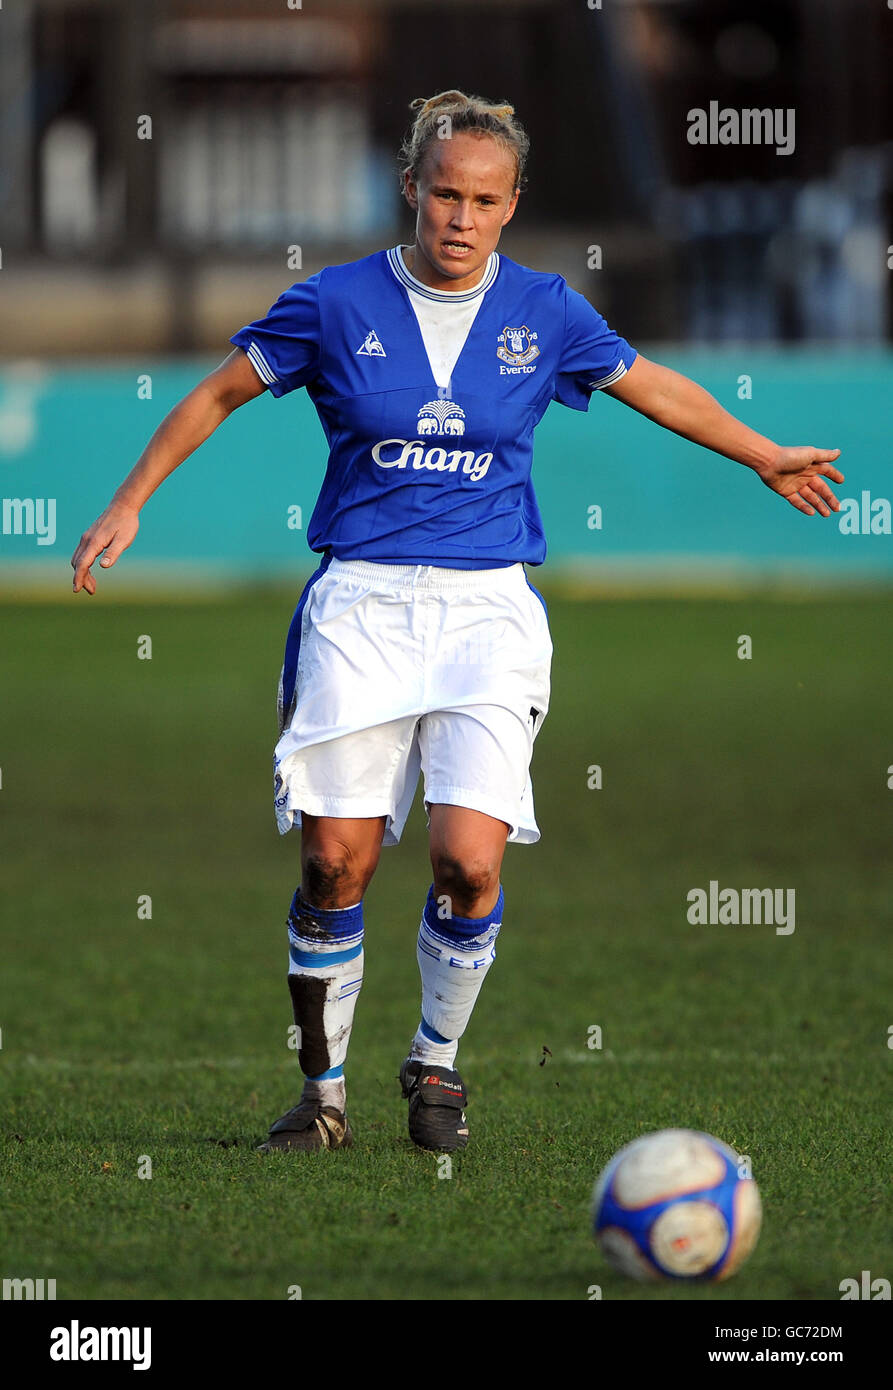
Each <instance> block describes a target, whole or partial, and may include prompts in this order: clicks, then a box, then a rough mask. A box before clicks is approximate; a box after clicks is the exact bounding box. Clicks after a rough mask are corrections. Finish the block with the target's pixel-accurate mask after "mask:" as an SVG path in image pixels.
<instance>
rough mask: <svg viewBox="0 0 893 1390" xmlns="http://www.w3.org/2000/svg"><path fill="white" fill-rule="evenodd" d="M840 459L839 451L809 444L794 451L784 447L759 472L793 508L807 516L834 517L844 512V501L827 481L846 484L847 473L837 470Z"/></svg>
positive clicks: (766, 482)
mask: <svg viewBox="0 0 893 1390" xmlns="http://www.w3.org/2000/svg"><path fill="white" fill-rule="evenodd" d="M838 458H840V450H839V449H814V448H813V447H812V446H811V445H809V444H803V445H798V446H796V447H794V448H791V449H782V448H780V449H779V450H778V452H777V454H776V455H775V458H774V459H773V460H772V462H771V463H770V464H765V465H763V467H761V468H757V470H756V472H757V473H758V474H759V476H760V477H761V478H762V480H763V482H764V483H765V484H766V486H767V487H771V489H772V491H773V492H777V493H778V494H779V495H780V496H781V497H785V498H786V499H787V500H788V502H790V504H791V506H792V507H796V508H797V511H798V512H803V513H804V514H805V515H806V516H815V514H816V512H820V513H821V515H822V516H830V515H831V513H832V512H839V511H840V502H839V501H838V499H837V497H836V496H835V494H834V493H833V492H832V491H831V489H830V487H829V486H828V484H827V483H826V482H825V479H826V478H830V479H831V481H832V482H833V483H842V482H843V474H842V473H841V472H840V470H839V469H837V468H834V467H833V466H832V465H833V462H834V460H835V459H838Z"/></svg>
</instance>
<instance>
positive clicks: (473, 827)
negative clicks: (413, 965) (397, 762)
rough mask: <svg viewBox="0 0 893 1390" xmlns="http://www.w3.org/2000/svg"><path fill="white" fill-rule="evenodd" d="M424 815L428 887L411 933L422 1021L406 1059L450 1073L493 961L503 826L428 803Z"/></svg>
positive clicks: (466, 810) (499, 910) (468, 812)
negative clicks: (416, 928)
mask: <svg viewBox="0 0 893 1390" xmlns="http://www.w3.org/2000/svg"><path fill="white" fill-rule="evenodd" d="M430 815H431V829H430V852H431V867H432V870H433V874H434V882H433V883H432V885H431V887H430V889H429V890H428V901H427V903H426V904H425V910H424V913H423V915H422V921H421V925H420V927H419V937H418V958H419V970H420V972H421V977H422V1016H421V1021H420V1023H419V1028H418V1031H417V1033H416V1036H415V1038H414V1039H413V1044H412V1051H411V1054H410V1055H411V1057H412V1059H413V1060H414V1061H422V1062H426V1063H427V1064H429V1065H431V1066H441V1067H447V1068H452V1067H453V1066H454V1064H455V1061H456V1053H457V1051H458V1047H459V1039H460V1038H461V1036H462V1034H463V1033H464V1032H465V1029H466V1027H467V1026H468V1021H469V1019H470V1018H471V1012H472V1009H473V1008H474V1006H475V1003H476V1001H477V998H478V995H479V994H480V991H481V986H482V985H483V983H484V980H485V979H486V976H487V972H488V971H489V969H490V966H491V965H492V963H493V961H494V959H495V956H496V945H495V943H496V937H497V935H498V933H499V928H500V927H501V925H502V909H503V894H502V888H501V886H500V882H499V875H500V870H501V868H502V858H503V854H504V853H505V846H506V840H507V837H508V833H509V831H510V829H511V826H509V825H508V824H506V822H505V821H502V820H497V819H496V818H494V817H493V816H488V815H485V814H484V813H483V812H481V811H473V810H470V809H469V808H467V807H465V806H448V805H433V806H431V809H430Z"/></svg>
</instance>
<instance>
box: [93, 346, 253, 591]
mask: <svg viewBox="0 0 893 1390" xmlns="http://www.w3.org/2000/svg"><path fill="white" fill-rule="evenodd" d="M264 390H266V387H265V386H264V383H263V382H262V381H261V380H260V377H259V376H258V375H257V372H256V371H255V370H254V368H253V367H252V365H251V363H250V362H249V360H248V358H247V356H246V355H245V353H244V352H243V351H242V349H241V348H236V349H235V350H234V351H233V352H231V353H230V355H229V357H227V358H226V360H225V361H224V362H221V364H220V366H219V367H217V368H216V370H215V371H213V372H211V373H209V375H208V376H206V377H205V379H204V380H203V381H200V382H199V384H198V386H196V387H195V388H194V389H193V390H192V391H190V392H189V395H188V396H184V397H183V399H182V401H180V403H179V405H175V406H174V408H173V410H172V411H171V412H170V414H169V415H167V416H165V418H164V419H163V420H162V422H161V424H160V425H159V426H158V429H157V430H156V431H155V433H154V434H153V435H152V438H151V439H150V440H149V443H148V444H147V445H146V447H145V449H144V450H143V452H142V454H141V455H140V457H139V459H138V460H137V462H136V463H135V464H134V466H133V468H132V469H131V471H130V473H128V475H127V477H126V478H125V479H124V482H123V483H122V484H121V486H120V487H119V488H118V489H117V491H116V492H115V495H114V497H113V498H112V500H111V502H110V503H109V505H108V506H107V507H106V509H105V511H104V512H103V513H102V515H101V516H100V517H98V518H97V520H96V521H94V523H93V525H92V526H91V527H90V528H89V530H87V531H85V532H84V534H83V535H82V536H81V539H80V540H79V542H78V546H77V549H76V550H75V552H74V555H72V557H71V567H72V569H73V570H74V581H73V584H72V588H73V589H74V592H75V593H78V592H79V590H80V589H84V590H86V592H87V593H88V594H94V593H95V592H96V580H95V579H94V578H93V575H92V573H91V571H90V566H91V565H92V564H93V562H94V560H95V559H96V557H97V555H102V552H103V551H105V554H104V555H102V559H101V560H100V562H99V563H100V565H101V566H102V568H103V569H109V568H110V567H111V566H112V565H113V564H114V563H115V561H116V560H117V558H118V556H119V555H120V554H121V553H122V551H124V550H126V549H127V547H128V546H129V545H130V543H131V541H132V540H133V538H134V536H135V535H136V533H137V531H138V530H139V524H140V523H139V512H140V508H141V507H142V506H143V503H144V502H145V501H146V500H147V499H148V498H149V497H151V496H152V493H153V492H154V491H155V489H156V488H157V487H159V486H160V484H161V483H163V482H164V480H165V478H167V477H168V476H169V475H170V474H171V473H173V471H174V469H175V468H177V467H179V465H180V464H181V463H182V462H183V460H184V459H187V458H188V457H189V455H190V454H192V453H194V452H195V450H196V449H197V448H198V446H199V445H200V444H203V443H204V442H205V440H206V439H207V438H208V436H209V435H211V434H213V433H214V431H215V430H216V428H217V426H218V425H219V424H221V422H222V421H223V420H225V419H226V417H227V416H228V415H230V414H232V412H233V411H234V410H235V409H236V408H237V407H238V406H240V405H244V404H245V402H246V401H250V400H253V399H254V397H255V396H259V395H260V394H261V392H262V391H264Z"/></svg>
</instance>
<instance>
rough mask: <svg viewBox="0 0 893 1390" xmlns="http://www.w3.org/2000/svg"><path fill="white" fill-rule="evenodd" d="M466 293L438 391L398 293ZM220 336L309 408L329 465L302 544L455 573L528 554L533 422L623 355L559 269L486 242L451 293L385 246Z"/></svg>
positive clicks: (620, 363) (277, 390)
mask: <svg viewBox="0 0 893 1390" xmlns="http://www.w3.org/2000/svg"><path fill="white" fill-rule="evenodd" d="M472 300H479V301H480V302H479V304H478V306H477V311H476V313H475V314H474V318H473V322H472V323H471V327H470V329H469V330H468V334H467V337H466V338H465V341H464V344H463V345H462V347H461V351H460V352H459V354H458V358H457V360H456V361H455V364H454V365H453V367H452V371H451V373H450V376H449V383H448V385H447V386H444V385H443V384H441V385H440V386H438V384H437V381H436V380H435V369H434V368H432V363H431V359H430V358H429V355H428V351H427V349H426V346H425V342H426V339H425V337H423V333H422V327H421V323H422V320H423V319H426V320H427V317H428V316H427V314H426V313H422V318H420V317H419V316H418V315H417V312H416V308H414V303H415V304H416V305H418V306H420V313H421V312H422V311H423V310H426V309H427V308H428V307H430V310H431V315H432V316H433V318H434V319H435V320H436V315H437V312H438V307H437V306H438V301H439V302H441V303H443V304H446V303H449V304H451V305H455V304H461V303H462V302H463V301H468V302H469V305H470V301H472ZM428 301H430V306H429V305H428ZM459 312H460V313H461V310H460V311H459ZM231 341H232V342H233V343H235V344H236V346H238V347H241V348H243V349H244V351H245V352H246V353H247V354H248V357H249V358H250V360H251V362H252V364H253V366H254V368H255V370H256V372H257V373H258V375H259V377H260V378H261V380H262V381H263V382H265V383H266V385H267V386H268V387H269V389H270V391H271V392H272V393H273V395H274V396H282V395H285V394H286V393H287V392H289V391H294V390H295V389H296V388H297V387H299V386H306V388H307V390H308V392H309V394H310V397H311V399H312V400H313V403H314V405H315V407H316V410H317V413H318V414H319V418H320V420H321V422H322V426H323V429H324V430H325V434H326V439H327V440H328V444H329V460H328V465H327V467H326V474H325V479H324V481H323V485H322V489H321V491H320V494H319V497H318V499H317V503H316V507H315V509H314V512H313V516H312V517H311V520H310V524H309V527H308V530H307V538H308V541H309V543H310V546H311V548H312V549H313V550H317V551H326V552H330V553H331V554H332V555H334V556H335V557H336V558H337V559H339V560H374V561H377V562H379V563H385V564H413V565H442V566H446V567H450V568H457V569H478V568H488V567H496V566H500V565H510V564H514V563H515V562H517V561H523V562H526V563H527V564H532V565H538V564H541V563H542V561H543V560H544V558H545V555H546V541H545V536H544V534H543V525H542V519H541V517H540V512H539V507H538V505H537V500H536V494H535V492H534V488H533V482H532V480H531V465H532V462H533V431H534V428H535V426H536V425H537V423H538V422H539V421H540V420H541V419H542V417H543V414H544V413H545V410H546V408H547V406H548V405H549V402H550V401H553V400H554V401H559V402H560V403H561V404H562V405H567V406H570V407H571V408H572V409H574V410H587V409H588V406H589V399H590V396H591V394H592V392H593V391H595V390H599V389H602V388H604V387H605V386H609V385H611V384H612V383H613V382H615V381H617V380H618V379H619V378H620V377H621V376H623V374H624V373H625V372H626V370H627V369H628V367H629V366H630V365H631V364H632V362H633V361H634V359H635V356H636V354H635V352H634V350H633V349H632V348H631V347H630V346H629V344H628V343H627V342H625V341H624V339H623V338H620V337H618V336H617V334H616V333H613V332H612V331H611V330H610V329H609V328H608V325H607V324H606V323H605V321H604V319H603V318H602V317H601V315H600V314H598V313H596V311H595V309H593V308H592V306H591V305H590V304H589V302H588V301H587V300H586V299H584V298H583V296H582V295H580V294H577V293H576V292H575V291H574V290H572V289H570V288H569V286H568V285H567V283H566V281H565V280H564V279H563V278H562V277H561V276H560V275H547V274H540V273H539V272H537V271H533V270H528V269H527V268H525V267H524V266H520V265H517V264H516V263H515V262H514V261H510V260H508V259H507V258H506V257H505V256H499V255H497V254H496V253H495V252H494V254H493V255H491V257H490V259H489V261H488V263H487V266H486V267H485V271H484V275H483V276H482V279H481V281H480V283H479V284H478V285H476V286H474V287H473V288H472V289H471V290H469V291H467V293H456V292H454V291H453V292H442V291H436V290H431V289H428V288H427V287H425V286H423V285H422V284H421V282H419V281H418V280H416V279H415V278H414V277H413V276H411V275H410V274H409V272H408V271H407V269H406V267H405V263H404V261H403V257H402V254H401V252H400V250H399V248H394V249H393V250H391V251H380V252H377V253H376V254H375V255H373V256H368V257H366V258H365V259H363V260H360V261H354V262H352V263H350V264H348V265H341V266H331V267H329V268H328V269H326V270H322V271H320V272H319V273H318V274H316V275H312V276H310V277H309V279H307V280H306V281H304V282H303V283H302V284H297V285H293V286H292V287H291V289H289V290H286V291H285V293H284V294H283V295H282V296H281V297H280V298H279V299H278V300H277V302H276V303H275V304H274V305H273V307H272V309H271V310H270V312H269V314H268V315H267V316H266V318H264V319H260V320H258V322H257V323H252V324H249V325H248V326H247V327H246V328H242V329H240V330H239V332H238V333H236V334H235V335H234V337H233V338H232V340H231ZM429 341H430V340H429ZM437 375H439V376H440V377H441V380H443V373H442V371H440V372H437Z"/></svg>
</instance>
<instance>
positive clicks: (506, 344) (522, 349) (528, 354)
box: [496, 323, 540, 370]
mask: <svg viewBox="0 0 893 1390" xmlns="http://www.w3.org/2000/svg"><path fill="white" fill-rule="evenodd" d="M536 339H537V335H536V333H531V331H530V329H529V328H528V327H527V324H526V323H525V324H523V325H522V326H521V327H520V328H508V327H506V328H504V329H503V330H502V332H501V333H500V335H499V339H498V342H499V347H498V348H497V349H496V356H497V357H498V358H499V359H500V360H501V361H502V362H507V363H508V365H509V366H510V367H526V366H527V364H528V362H532V361H533V359H534V357H539V355H540V350H539V348H538V347H537V345H536ZM530 370H533V369H532V368H531V369H530Z"/></svg>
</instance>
